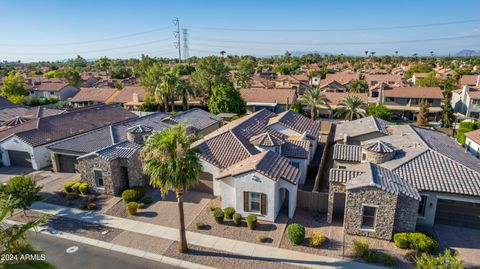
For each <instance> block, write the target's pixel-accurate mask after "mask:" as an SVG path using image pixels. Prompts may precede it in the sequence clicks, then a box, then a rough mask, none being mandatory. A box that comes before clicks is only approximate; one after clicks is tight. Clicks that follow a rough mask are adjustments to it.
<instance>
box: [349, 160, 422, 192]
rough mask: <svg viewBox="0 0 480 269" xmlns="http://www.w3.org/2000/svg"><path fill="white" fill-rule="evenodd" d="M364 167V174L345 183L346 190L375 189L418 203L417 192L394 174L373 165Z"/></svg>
mask: <svg viewBox="0 0 480 269" xmlns="http://www.w3.org/2000/svg"><path fill="white" fill-rule="evenodd" d="M366 166H367V169H366V171H365V173H363V174H361V175H359V176H357V177H355V178H353V179H352V180H350V181H348V182H347V184H346V186H347V190H352V189H358V188H362V187H376V188H379V189H381V190H384V191H386V192H389V193H392V194H395V195H403V196H406V197H410V198H413V199H415V200H418V201H420V194H419V193H418V191H417V190H416V189H415V188H414V187H413V186H412V185H410V184H409V183H408V182H407V181H405V180H403V179H402V178H400V177H399V176H398V175H397V174H395V173H394V172H392V171H390V170H388V169H386V168H383V167H381V166H378V165H376V164H374V163H367V164H366Z"/></svg>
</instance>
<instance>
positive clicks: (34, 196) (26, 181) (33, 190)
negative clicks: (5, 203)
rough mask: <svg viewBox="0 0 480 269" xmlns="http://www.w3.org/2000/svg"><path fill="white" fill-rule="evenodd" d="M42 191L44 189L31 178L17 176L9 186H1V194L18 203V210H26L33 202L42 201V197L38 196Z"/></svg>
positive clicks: (11, 180)
mask: <svg viewBox="0 0 480 269" xmlns="http://www.w3.org/2000/svg"><path fill="white" fill-rule="evenodd" d="M0 185H1V184H0ZM41 189H42V187H40V186H37V183H36V182H35V181H33V180H32V178H31V177H30V176H15V177H12V178H11V179H10V180H9V181H8V184H7V185H5V186H0V194H4V195H5V197H8V196H10V195H11V196H12V198H13V199H14V200H17V202H18V203H17V204H16V208H19V209H23V210H26V209H28V208H29V207H30V206H31V205H32V203H33V202H35V201H39V200H41V198H42V197H41V196H40V195H39V194H38V193H39V192H40V190H41Z"/></svg>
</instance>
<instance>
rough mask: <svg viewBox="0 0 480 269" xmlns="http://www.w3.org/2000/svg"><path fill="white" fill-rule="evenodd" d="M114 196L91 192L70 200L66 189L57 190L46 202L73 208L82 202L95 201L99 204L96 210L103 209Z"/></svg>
mask: <svg viewBox="0 0 480 269" xmlns="http://www.w3.org/2000/svg"><path fill="white" fill-rule="evenodd" d="M112 198H113V197H112V196H109V195H106V194H89V195H79V196H78V198H76V199H73V200H68V199H67V198H66V193H65V192H64V191H56V192H54V193H52V194H51V195H50V196H48V197H47V198H46V199H45V200H44V202H46V203H51V204H56V205H61V206H68V207H72V208H79V207H80V205H82V204H88V203H95V204H96V205H97V207H96V209H95V210H102V208H103V206H105V205H106V204H108V201H109V200H110V199H112Z"/></svg>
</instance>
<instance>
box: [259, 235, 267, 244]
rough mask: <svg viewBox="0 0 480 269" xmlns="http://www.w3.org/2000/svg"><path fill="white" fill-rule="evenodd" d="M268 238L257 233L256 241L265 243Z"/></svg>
mask: <svg viewBox="0 0 480 269" xmlns="http://www.w3.org/2000/svg"><path fill="white" fill-rule="evenodd" d="M267 240H268V237H267V236H265V235H257V242H260V243H265V242H267Z"/></svg>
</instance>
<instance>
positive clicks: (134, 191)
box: [122, 186, 145, 204]
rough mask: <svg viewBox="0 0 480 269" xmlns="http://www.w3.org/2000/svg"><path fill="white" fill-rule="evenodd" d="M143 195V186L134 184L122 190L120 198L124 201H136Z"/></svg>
mask: <svg viewBox="0 0 480 269" xmlns="http://www.w3.org/2000/svg"><path fill="white" fill-rule="evenodd" d="M143 196H145V187H141V186H135V187H132V188H129V189H126V190H124V191H123V192H122V199H123V201H124V202H125V203H127V204H128V203H130V202H138V201H140V199H142V197H143Z"/></svg>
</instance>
